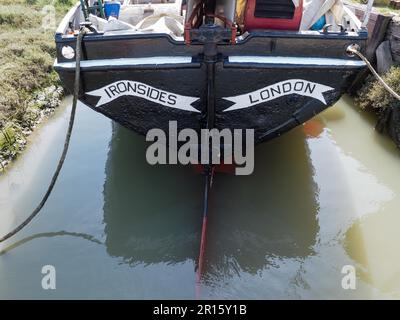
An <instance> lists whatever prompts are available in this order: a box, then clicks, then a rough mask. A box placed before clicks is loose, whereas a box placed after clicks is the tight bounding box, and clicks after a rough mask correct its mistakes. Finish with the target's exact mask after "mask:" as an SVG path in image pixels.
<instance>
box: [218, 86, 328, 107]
mask: <svg viewBox="0 0 400 320" xmlns="http://www.w3.org/2000/svg"><path fill="white" fill-rule="evenodd" d="M333 89H334V88H332V87H328V86H325V85H323V84H320V83H315V82H310V81H307V80H302V79H290V80H285V81H281V82H277V83H275V84H272V85H270V86H268V87H264V88H262V89H259V90H256V91H253V92H250V93H245V94H241V95H239V96H234V97H224V98H223V99H225V100H228V101H231V102H234V103H235V104H234V105H232V106H230V107H229V108H227V109H225V110H224V112H225V111H232V110H237V109H243V108H248V107H252V106H255V105H257V104H260V103H264V102H267V101H270V100H274V99H277V98H279V97H282V96H287V95H289V94H294V93H296V94H299V95H302V96H307V97H312V98H315V99H318V100H319V101H321V102H322V103H323V104H326V101H325V98H324V96H323V93H324V92H326V91H330V90H333Z"/></svg>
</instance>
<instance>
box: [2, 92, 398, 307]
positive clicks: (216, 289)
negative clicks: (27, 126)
mask: <svg viewBox="0 0 400 320" xmlns="http://www.w3.org/2000/svg"><path fill="white" fill-rule="evenodd" d="M69 110H70V100H69V99H67V100H66V101H65V106H64V107H62V108H60V109H59V110H58V111H57V114H56V115H55V116H54V117H52V118H51V119H50V120H49V121H47V122H46V123H45V124H44V125H42V126H41V129H40V130H37V131H36V133H35V134H34V135H33V136H32V137H31V139H30V140H31V142H30V144H29V148H28V149H27V151H26V152H25V153H24V155H23V156H21V157H20V159H19V160H18V161H17V162H16V163H15V164H14V165H13V167H12V168H11V169H10V170H9V171H8V173H7V174H5V175H3V176H1V177H0V234H4V233H6V232H7V231H8V230H10V229H11V228H12V227H13V226H15V225H16V224H17V223H18V222H20V221H22V220H23V219H24V217H25V216H26V215H27V214H28V213H29V212H30V211H31V210H32V209H33V207H34V206H35V205H36V204H37V202H38V201H39V199H40V197H41V196H42V194H43V192H44V190H45V188H46V187H47V184H48V182H49V179H50V176H51V174H52V172H53V170H54V168H55V166H56V162H57V160H58V157H59V154H60V152H61V148H62V141H63V139H64V132H65V129H66V126H67V122H68V116H69ZM145 150H146V144H145V143H144V139H143V138H142V137H140V136H137V135H136V134H134V133H132V132H129V131H127V130H125V129H123V128H122V127H118V126H116V125H112V123H111V121H110V120H108V119H106V118H105V117H103V116H101V115H99V114H97V113H95V112H93V111H91V110H90V109H88V108H85V107H83V106H80V107H79V108H78V113H77V119H76V123H75V129H74V133H73V137H72V144H71V147H70V151H69V154H68V157H67V160H66V162H65V165H64V168H63V170H62V173H61V175H60V177H59V180H58V182H57V185H56V187H55V189H54V192H53V193H52V195H51V197H50V198H49V201H48V202H47V204H46V206H45V207H44V209H43V211H42V212H41V213H40V215H39V216H38V217H37V218H36V219H35V220H34V221H33V222H32V223H31V224H30V225H29V226H28V227H26V228H25V229H24V230H23V231H22V232H21V233H19V234H18V235H17V236H16V237H15V238H13V239H10V240H8V241H7V242H6V243H4V244H2V245H0V298H2V299H9V298H35V299H53V298H54V299H55V298H137V299H152V298H161V299H163V298H189V299H191V298H195V266H196V260H197V254H198V247H199V237H200V227H201V211H202V204H201V202H202V191H203V179H202V178H201V177H200V176H199V175H198V174H196V173H195V171H194V170H193V168H192V167H190V166H186V167H185V166H158V167H152V166H150V165H148V164H147V163H146V160H145V156H144V155H145ZM255 161H256V163H255V165H256V167H255V172H254V174H253V175H251V176H247V177H243V176H242V177H238V176H230V175H224V174H218V175H217V176H216V178H215V181H214V189H213V194H212V201H211V206H210V216H209V229H208V243H207V249H206V252H207V253H206V263H205V274H204V279H203V282H202V288H201V297H202V298H222V299H225V298H245V299H253V298H254V299H269V298H289V299H300V298H327V299H331V298H343V299H350V298H400V232H399V230H400V210H399V208H400V194H399V193H400V179H399V166H400V152H399V151H398V150H396V149H395V147H394V145H393V144H392V142H391V141H390V140H389V139H387V138H385V137H383V136H381V135H379V134H377V133H376V132H375V131H374V130H373V119H371V118H369V117H368V116H367V115H365V114H361V113H359V112H358V111H357V110H356V109H355V108H354V107H353V106H352V101H351V99H349V98H348V97H344V98H343V99H342V100H341V101H340V102H339V103H337V104H336V105H335V106H334V107H332V108H330V109H329V110H327V111H326V112H324V113H323V114H321V115H320V116H318V117H317V118H315V119H314V120H312V121H310V122H309V123H307V124H306V125H305V126H303V127H299V128H297V129H295V130H294V131H292V132H289V133H288V134H286V135H284V136H282V137H280V138H278V139H276V140H273V141H271V142H268V143H265V144H263V145H260V146H258V147H257V148H256V160H255ZM44 265H53V266H54V267H55V268H56V290H43V289H42V286H41V281H42V277H43V275H42V274H41V269H42V267H43V266H44ZM344 265H353V266H354V267H355V268H356V270H357V282H356V289H355V290H344V289H343V288H342V286H341V281H342V277H343V276H344V274H342V273H341V271H342V267H343V266H344Z"/></svg>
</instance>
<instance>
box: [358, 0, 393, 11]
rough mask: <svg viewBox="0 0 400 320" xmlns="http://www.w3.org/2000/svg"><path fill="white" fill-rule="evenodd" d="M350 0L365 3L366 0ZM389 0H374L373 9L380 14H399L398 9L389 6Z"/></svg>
mask: <svg viewBox="0 0 400 320" xmlns="http://www.w3.org/2000/svg"><path fill="white" fill-rule="evenodd" d="M350 2H353V3H356V4H360V3H361V4H367V3H368V0H350ZM389 3H390V0H374V9H375V10H377V11H378V12H380V13H382V14H390V13H394V14H399V13H400V10H399V9H392V8H390V7H389Z"/></svg>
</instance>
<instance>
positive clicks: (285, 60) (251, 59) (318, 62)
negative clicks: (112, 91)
mask: <svg viewBox="0 0 400 320" xmlns="http://www.w3.org/2000/svg"><path fill="white" fill-rule="evenodd" d="M228 61H229V63H233V64H234V63H254V64H272V65H275V64H286V65H304V66H337V67H340V66H342V67H363V66H365V63H364V61H361V60H348V59H333V58H304V57H280V56H230V57H228ZM191 62H192V57H147V58H122V59H99V60H83V61H81V67H82V68H94V67H121V66H139V65H163V64H190V63H191ZM54 67H58V68H62V69H75V61H71V62H58V61H57V60H56V61H55V62H54Z"/></svg>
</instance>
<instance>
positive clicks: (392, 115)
mask: <svg viewBox="0 0 400 320" xmlns="http://www.w3.org/2000/svg"><path fill="white" fill-rule="evenodd" d="M382 78H383V80H384V81H385V82H386V83H387V84H388V85H389V86H390V87H391V88H392V89H393V90H394V91H395V92H400V66H393V67H392V68H391V69H390V70H389V71H388V72H387V73H386V74H385V75H384V76H383V77H382ZM355 102H356V105H357V106H358V107H360V108H361V109H363V110H369V111H372V112H374V113H375V114H376V115H377V116H378V123H377V126H376V129H377V130H378V131H379V132H382V133H386V134H388V135H389V136H390V137H391V138H392V139H393V140H394V142H395V143H396V145H397V147H399V148H400V101H398V100H396V98H394V97H393V96H392V95H391V94H390V93H389V92H388V91H387V90H386V89H385V88H384V87H383V86H382V85H381V84H380V83H379V82H378V81H377V80H376V79H375V78H373V77H372V76H370V77H369V79H367V81H366V84H365V85H364V86H363V88H362V89H361V90H360V91H359V92H358V94H357V96H356V99H355Z"/></svg>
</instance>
